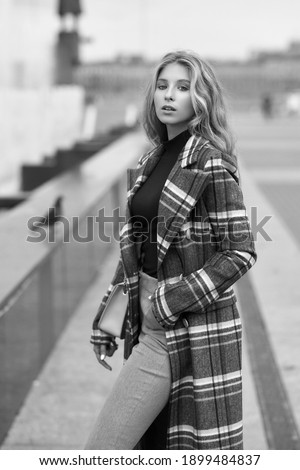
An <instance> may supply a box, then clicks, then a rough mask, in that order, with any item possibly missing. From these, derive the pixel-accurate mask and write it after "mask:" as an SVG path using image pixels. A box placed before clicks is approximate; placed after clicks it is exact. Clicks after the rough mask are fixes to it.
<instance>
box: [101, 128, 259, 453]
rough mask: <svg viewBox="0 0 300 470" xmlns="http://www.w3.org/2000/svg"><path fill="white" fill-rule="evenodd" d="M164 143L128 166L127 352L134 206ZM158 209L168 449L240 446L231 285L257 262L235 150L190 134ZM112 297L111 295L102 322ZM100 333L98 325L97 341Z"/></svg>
mask: <svg viewBox="0 0 300 470" xmlns="http://www.w3.org/2000/svg"><path fill="white" fill-rule="evenodd" d="M161 148H162V147H161V146H158V147H157V148H156V149H154V150H152V151H151V152H149V153H148V154H146V155H144V156H143V157H142V158H141V159H140V161H139V164H138V166H137V168H136V169H134V170H132V169H130V170H128V204H127V223H126V224H125V226H124V227H123V230H122V233H121V237H120V246H121V261H120V263H119V265H118V268H117V271H116V275H115V278H114V280H113V283H115V282H117V280H118V278H119V277H120V276H121V277H122V273H123V275H125V276H126V278H127V281H128V285H129V309H128V318H127V328H126V335H125V358H127V357H128V356H129V355H130V354H131V351H132V348H133V347H134V345H135V344H136V343H137V342H138V335H139V331H140V323H139V302H138V298H139V297H138V293H139V292H138V269H139V264H138V263H139V259H138V258H139V256H138V252H137V247H136V246H135V244H134V243H133V237H132V231H133V230H132V225H131V223H130V205H131V200H132V197H133V196H134V194H135V193H136V191H137V190H138V188H139V187H140V186H141V185H142V184H143V183H144V182H145V181H146V179H147V178H148V176H149V175H150V174H151V171H152V169H153V168H154V166H155V164H156V163H157V159H158V158H159V157H160V154H161ZM158 216H159V220H161V221H162V222H161V223H159V224H158V233H157V242H158V246H157V249H158V265H157V266H158V289H157V290H156V292H155V294H154V296H153V312H154V315H155V317H156V319H157V321H158V322H159V323H160V324H161V325H162V326H163V327H164V328H165V330H166V337H167V344H168V349H169V355H170V362H171V369H172V388H171V394H170V400H169V405H168V406H169V414H168V416H169V418H168V432H167V448H168V449H186V450H188V449H241V448H242V445H243V437H242V431H243V428H242V377H241V363H242V361H241V334H242V332H241V321H240V317H239V313H238V310H237V307H236V298H235V295H234V292H233V289H232V286H233V284H234V283H235V282H236V281H237V280H238V279H239V278H240V277H241V276H242V275H243V274H245V273H246V272H247V270H248V269H249V268H251V266H252V265H253V264H254V262H255V259H256V254H255V250H254V244H253V239H252V235H251V231H250V227H249V222H248V218H247V215H246V212H245V207H244V204H243V197H242V192H241V188H240V185H239V175H238V170H237V163H236V159H235V157H233V156H229V155H225V154H222V153H221V152H220V151H218V150H216V149H215V148H214V147H213V146H212V145H211V144H210V143H209V142H207V141H204V139H201V138H196V137H194V136H192V137H191V138H190V139H189V140H188V142H187V143H186V145H185V147H184V149H183V150H182V152H181V153H180V155H179V157H178V160H177V162H176V164H175V166H174V167H173V169H172V171H171V173H170V174H169V177H168V179H167V181H166V184H165V186H164V188H163V191H162V195H161V198H160V203H159V212H158ZM108 295H109V292H108ZM106 299H107V295H106V296H105V297H104V299H103V302H102V304H101V306H100V308H99V311H98V314H97V317H96V323H97V319H98V318H99V317H100V315H101V311H102V307H103V305H104V304H105V301H106ZM96 323H94V326H95V324H96ZM97 335H98V337H99V333H97V331H96V332H95V335H94V337H93V338H94V340H97ZM145 442H147V436H144V439H143V445H144V446H147V444H145ZM141 446H142V444H141V445H140V446H137V448H142V447H141Z"/></svg>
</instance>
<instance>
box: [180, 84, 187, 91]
mask: <svg viewBox="0 0 300 470" xmlns="http://www.w3.org/2000/svg"><path fill="white" fill-rule="evenodd" d="M179 90H180V91H188V87H187V86H184V85H181V86H180V87H179Z"/></svg>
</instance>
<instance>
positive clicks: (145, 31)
mask: <svg viewBox="0 0 300 470" xmlns="http://www.w3.org/2000/svg"><path fill="white" fill-rule="evenodd" d="M82 7H83V9H84V15H83V16H82V18H81V22H80V23H81V24H80V27H81V32H82V34H83V35H84V36H85V37H86V38H90V39H91V42H89V43H86V44H85V45H84V46H83V48H82V52H83V59H84V60H97V59H103V58H111V57H112V56H115V55H116V54H119V53H125V54H142V55H145V56H146V57H148V58H153V59H156V58H158V57H160V56H161V55H163V54H164V53H166V52H168V51H169V50H174V49H193V50H195V51H197V52H198V53H199V54H201V55H202V56H204V57H210V58H217V59H245V58H247V57H249V54H251V52H253V51H257V50H261V49H268V50H274V49H284V48H285V47H286V46H287V45H288V43H289V42H290V41H292V40H299V41H300V20H299V18H300V0H82Z"/></svg>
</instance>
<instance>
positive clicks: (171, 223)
mask: <svg viewBox="0 0 300 470" xmlns="http://www.w3.org/2000/svg"><path fill="white" fill-rule="evenodd" d="M208 144H209V143H208V141H207V140H205V139H203V138H201V137H200V138H199V137H195V136H191V137H190V138H189V140H188V141H187V142H186V144H185V146H184V148H183V149H182V151H181V152H180V154H179V156H178V159H177V161H176V163H175V165H174V166H173V168H172V170H171V172H170V174H169V177H168V178H167V180H166V182H165V185H164V188H163V190H162V194H161V197H160V201H159V208H158V217H159V219H158V221H159V223H158V230H157V252H158V266H157V269H159V267H160V265H161V263H162V262H163V259H164V257H165V255H166V252H167V250H168V248H169V246H170V244H171V243H172V240H173V239H174V237H175V236H176V234H177V233H178V231H179V230H180V227H181V226H182V224H183V222H184V220H185V219H186V217H187V215H188V214H189V212H191V210H192V209H193V207H194V205H195V204H196V202H197V200H198V199H199V197H200V195H201V193H202V192H203V190H204V188H205V187H206V185H207V184H208V182H209V178H210V177H209V174H207V173H204V171H203V170H196V171H195V170H191V169H189V168H188V167H189V166H190V165H192V164H193V163H195V162H196V161H197V160H198V157H199V152H200V151H201V150H202V149H203V147H205V146H207V145H208ZM162 150H163V145H162V144H161V145H159V146H157V147H155V148H154V149H153V150H151V151H150V152H148V153H147V154H146V155H144V156H143V157H142V158H141V159H140V161H139V163H138V166H137V168H136V169H128V170H127V177H128V194H127V196H128V205H127V223H126V224H125V225H124V227H123V229H122V231H121V239H120V241H121V248H122V247H123V248H125V246H126V250H123V248H122V251H123V252H126V253H128V254H129V252H130V250H128V248H129V246H128V245H133V243H132V242H131V241H130V240H132V237H131V236H130V235H131V234H132V226H131V223H130V207H131V201H132V198H133V196H134V195H135V193H136V192H137V190H138V189H139V188H140V186H142V184H144V183H145V181H146V180H147V178H148V177H149V175H150V174H151V172H152V170H153V168H154V167H155V165H156V163H157V161H158V159H159V158H160V156H161V153H162ZM132 249H133V247H132ZM133 253H134V252H133V251H132V252H131V256H132V255H133ZM131 263H132V260H131ZM128 264H129V263H128Z"/></svg>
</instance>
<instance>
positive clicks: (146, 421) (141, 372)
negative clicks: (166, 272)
mask: <svg viewBox="0 0 300 470" xmlns="http://www.w3.org/2000/svg"><path fill="white" fill-rule="evenodd" d="M156 288H157V279H155V278H153V277H151V276H148V275H147V274H145V273H143V272H140V280H139V292H140V299H139V300H140V311H141V333H140V336H139V343H138V344H137V345H136V346H135V347H134V348H133V351H132V354H131V355H130V357H129V358H128V360H127V361H126V363H125V365H124V366H123V367H122V369H121V372H120V375H119V377H118V378H117V380H116V382H115V384H114V386H113V389H112V391H111V393H110V395H109V397H108V399H107V401H106V402H105V404H104V406H103V408H102V410H101V411H100V414H99V416H98V419H97V421H96V423H95V426H94V428H93V430H92V432H91V434H90V436H89V439H88V442H87V444H86V447H85V448H86V449H98V450H99V449H102V450H104V449H114V450H130V449H133V448H134V447H135V445H136V444H137V443H138V441H139V440H140V438H141V437H142V436H143V434H144V433H145V431H146V430H147V429H148V428H149V426H150V425H151V424H152V422H153V421H154V420H155V418H156V417H157V416H158V415H159V413H160V412H161V411H162V410H163V408H164V407H165V405H166V404H167V402H168V399H169V395H170V389H171V368H170V360H169V354H168V350H167V346H166V337H165V332H164V329H163V328H162V327H161V326H160V325H159V323H158V322H157V320H156V319H155V317H154V315H153V313H152V308H151V300H150V298H149V297H150V296H151V295H152V294H153V292H154V291H155V289H156Z"/></svg>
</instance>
